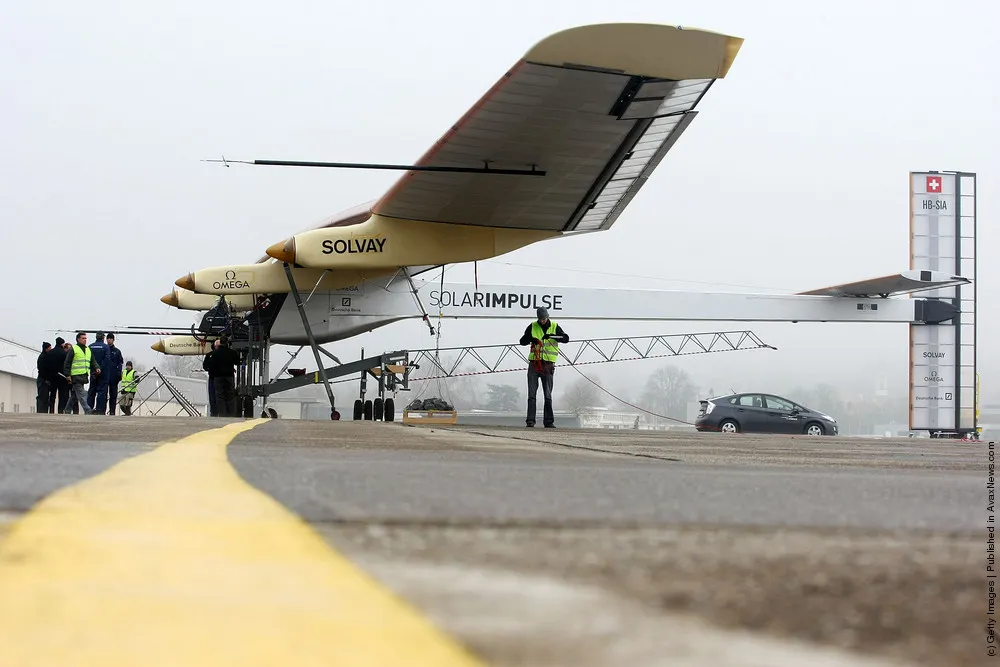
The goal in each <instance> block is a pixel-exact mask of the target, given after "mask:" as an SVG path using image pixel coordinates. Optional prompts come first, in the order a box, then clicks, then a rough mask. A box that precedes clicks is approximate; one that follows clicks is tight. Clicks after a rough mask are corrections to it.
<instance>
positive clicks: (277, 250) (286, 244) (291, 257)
mask: <svg viewBox="0 0 1000 667" xmlns="http://www.w3.org/2000/svg"><path fill="white" fill-rule="evenodd" d="M267 256H268V257H273V258H275V259H276V260H278V261H279V262H287V263H289V264H294V263H295V237H294V236H293V237H291V238H289V239H285V240H284V241H278V242H277V243H275V244H274V245H273V246H271V247H270V248H268V249H267Z"/></svg>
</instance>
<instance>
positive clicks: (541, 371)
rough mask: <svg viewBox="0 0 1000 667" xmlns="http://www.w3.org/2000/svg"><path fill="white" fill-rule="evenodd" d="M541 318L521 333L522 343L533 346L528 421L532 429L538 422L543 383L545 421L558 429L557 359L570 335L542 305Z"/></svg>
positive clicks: (538, 313) (526, 421) (530, 358)
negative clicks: (555, 402) (554, 397)
mask: <svg viewBox="0 0 1000 667" xmlns="http://www.w3.org/2000/svg"><path fill="white" fill-rule="evenodd" d="M535 312H536V315H537V319H536V320H535V321H534V322H532V323H531V324H529V325H528V327H527V328H526V329H525V330H524V335H523V336H521V341H520V342H521V345H531V351H530V352H529V353H528V415H527V418H526V419H525V424H526V425H527V426H528V428H531V427H532V426H534V425H535V413H536V409H535V406H536V397H537V395H538V382H539V380H541V383H542V397H543V399H544V402H545V404H544V408H543V413H542V424H543V425H544V426H545V428H555V415H554V414H553V411H552V384H553V376H554V374H555V371H556V360H557V359H558V358H559V343H568V342H569V336H567V335H566V332H564V331H563V330H562V327H560V326H559V325H558V324H556V323H555V322H553V321H552V320H550V319H549V311H548V310H547V309H545V308H541V307H539V308H538V309H536V311H535Z"/></svg>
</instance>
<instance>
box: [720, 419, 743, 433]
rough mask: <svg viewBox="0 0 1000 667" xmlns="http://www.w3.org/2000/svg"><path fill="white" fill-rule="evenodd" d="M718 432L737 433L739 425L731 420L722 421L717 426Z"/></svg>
mask: <svg viewBox="0 0 1000 667" xmlns="http://www.w3.org/2000/svg"><path fill="white" fill-rule="evenodd" d="M719 431H720V432H722V433H739V432H740V425H739V424H737V423H736V422H735V421H733V420H732V419H723V420H722V422H721V423H720V424H719Z"/></svg>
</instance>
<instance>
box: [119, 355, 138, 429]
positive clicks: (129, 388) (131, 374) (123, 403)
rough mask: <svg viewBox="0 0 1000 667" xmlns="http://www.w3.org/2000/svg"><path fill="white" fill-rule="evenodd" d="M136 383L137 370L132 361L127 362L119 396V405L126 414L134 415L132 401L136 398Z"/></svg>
mask: <svg viewBox="0 0 1000 667" xmlns="http://www.w3.org/2000/svg"><path fill="white" fill-rule="evenodd" d="M136 385H138V382H137V381H136V379H135V371H134V370H133V369H132V362H131V361H128V362H126V363H125V370H123V371H122V384H121V386H122V389H121V392H122V393H121V396H120V397H119V398H118V405H119V407H121V409H122V414H123V415H125V416H131V415H132V401H134V400H135V392H136Z"/></svg>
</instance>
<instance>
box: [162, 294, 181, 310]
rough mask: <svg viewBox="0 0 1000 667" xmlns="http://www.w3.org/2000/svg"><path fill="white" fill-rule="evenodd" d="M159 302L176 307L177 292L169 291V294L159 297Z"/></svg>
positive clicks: (177, 301)
mask: <svg viewBox="0 0 1000 667" xmlns="http://www.w3.org/2000/svg"><path fill="white" fill-rule="evenodd" d="M160 301H162V302H163V303H165V304H167V305H168V306H173V307H174V308H176V307H177V304H178V303H179V300H178V299H177V290H171V291H170V294H164V295H163V296H161V297H160Z"/></svg>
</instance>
